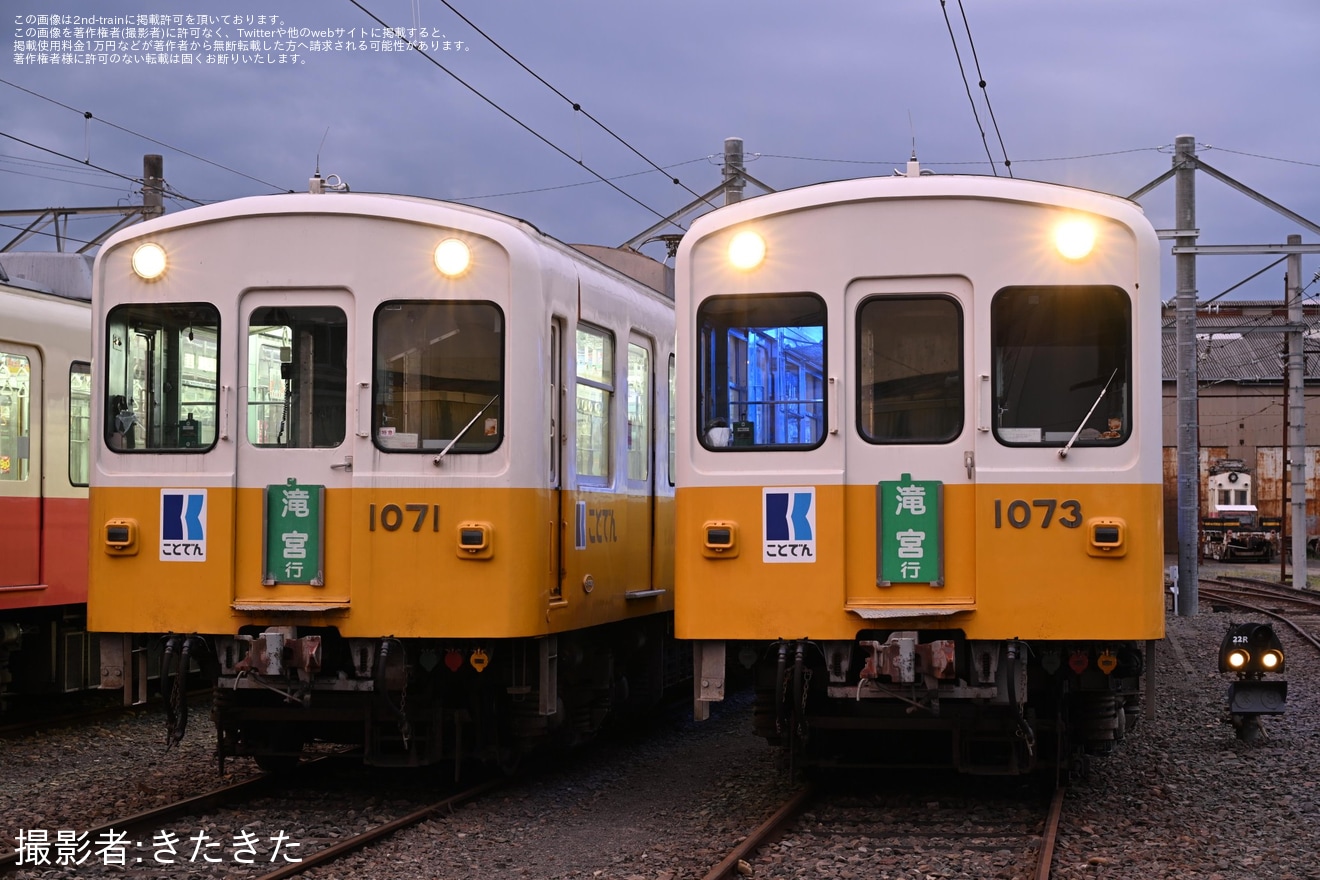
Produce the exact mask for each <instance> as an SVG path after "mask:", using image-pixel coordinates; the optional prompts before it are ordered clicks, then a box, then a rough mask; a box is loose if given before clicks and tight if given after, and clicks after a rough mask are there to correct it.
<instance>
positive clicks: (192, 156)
mask: <svg viewBox="0 0 1320 880" xmlns="http://www.w3.org/2000/svg"><path fill="white" fill-rule="evenodd" d="M0 83H3V84H4V85H7V86H9V87H10V88H14V89H18V90H19V91H20V92H26V93H27V94H29V95H31V96H32V97H34V98H40V99H41V100H43V101H49V102H50V103H52V104H54V105H55V106H57V107H63V108H64V109H65V110H71V111H73V112H74V113H78V114H80V115H81V116H82V117H83V118H84V119H86V120H87V121H89V122H90V121H92V120H95V121H97V122H99V123H101V124H102V125H108V126H110V127H111V128H113V129H117V130H119V131H122V132H124V133H125V134H131V135H133V136H134V137H139V138H142V139H143V140H144V141H149V142H150V143H153V144H155V145H156V146H158V147H164V148H165V149H167V150H173V151H174V152H176V153H179V154H180V155H183V156H187V157H188V158H190V159H196V160H197V161H198V162H205V163H206V164H207V165H212V166H214V167H216V168H219V169H221V170H222V171H228V172H229V173H230V174H237V175H238V176H239V177H246V178H247V179H248V180H251V181H254V182H256V183H259V184H261V185H262V186H268V187H270V188H271V189H273V190H276V191H277V192H289V188H288V187H285V186H278V185H276V184H273V183H270V182H268V181H265V180H262V179H261V178H259V177H253V176H252V175H251V174H245V173H244V172H242V171H238V170H236V169H234V168H230V167H229V166H227V165H221V164H220V163H219V162H215V161H212V160H211V159H207V158H206V157H204V156H199V155H197V154H196V153H191V152H189V151H187V150H185V149H183V148H182V147H175V146H172V145H170V144H167V143H165V142H164V141H159V140H156V139H155V138H153V137H151V136H150V135H145V134H142V133H141V132H139V131H133V130H132V129H131V128H125V127H124V126H122V125H117V124H115V123H113V122H110V121H109V120H107V119H101V118H99V117H96V116H93V115H92V112H91V111H90V110H79V109H77V108H76V107H70V106H69V105H68V104H63V103H61V102H59V101H56V100H55V99H54V98H48V97H47V96H45V95H42V94H40V93H38V92H34V91H32V90H31V89H26V88H24V87H23V86H20V85H17V84H15V83H12V82H10V81H9V80H7V79H3V78H0ZM73 161H77V160H76V159H75V160H73ZM88 164H90V163H88ZM189 201H191V200H189ZM198 204H201V203H200V202H198Z"/></svg>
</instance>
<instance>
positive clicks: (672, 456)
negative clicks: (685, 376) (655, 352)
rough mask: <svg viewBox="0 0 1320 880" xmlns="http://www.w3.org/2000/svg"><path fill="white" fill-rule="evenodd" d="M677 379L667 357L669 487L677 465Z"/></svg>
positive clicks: (675, 368)
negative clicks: (675, 444) (675, 445)
mask: <svg viewBox="0 0 1320 880" xmlns="http://www.w3.org/2000/svg"><path fill="white" fill-rule="evenodd" d="M677 411H678V377H677V366H676V359H675V357H674V355H672V354H671V355H669V485H671V486H672V485H674V468H675V467H676V466H677V465H678V454H677V453H676V452H675V451H674V441H675V439H676V438H677V437H678V421H677V417H676V416H675V413H676V412H677Z"/></svg>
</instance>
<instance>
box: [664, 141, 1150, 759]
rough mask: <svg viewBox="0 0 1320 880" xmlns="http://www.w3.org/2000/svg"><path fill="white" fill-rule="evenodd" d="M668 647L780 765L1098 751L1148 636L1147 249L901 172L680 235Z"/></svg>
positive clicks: (1130, 239)
mask: <svg viewBox="0 0 1320 880" xmlns="http://www.w3.org/2000/svg"><path fill="white" fill-rule="evenodd" d="M676 289H677V309H678V340H679V343H678V359H679V369H678V392H677V393H678V406H677V413H678V432H677V441H676V447H677V449H676V451H677V459H678V462H677V468H678V487H677V492H676V503H677V506H678V526H677V532H678V540H677V544H676V547H677V556H676V563H675V566H676V579H677V590H678V597H677V604H676V610H675V620H676V632H677V635H678V637H679V638H680V639H687V640H692V641H693V642H695V643H696V645H695V647H694V651H695V654H696V669H697V671H698V673H699V677H698V694H697V696H698V713H699V714H700V713H701V712H702V710H703V707H704V706H706V705H708V704H709V702H711V701H714V700H719V699H722V698H723V696H724V682H725V680H726V679H725V668H726V666H725V664H726V662H732V661H733V660H734V659H735V658H737V659H738V660H741V661H742V662H743V663H744V664H746V666H748V667H749V668H752V669H753V670H754V671H755V674H756V680H757V687H758V704H757V713H756V725H757V728H758V730H759V731H760V732H761V733H762V734H764V735H765V736H766V737H767V738H768V739H769V740H770V741H772V742H774V743H777V744H780V745H782V746H783V748H784V749H785V750H786V753H787V754H788V756H789V757H790V759H791V761H792V762H794V763H796V764H805V765H821V766H830V765H834V766H839V765H897V764H904V765H908V766H913V765H944V766H953V767H956V768H958V769H960V770H963V771H967V772H983V773H1025V772H1028V771H1031V770H1033V769H1036V768H1040V767H1050V766H1052V767H1055V768H1064V767H1068V766H1072V758H1073V757H1074V756H1076V755H1077V754H1079V753H1084V750H1085V751H1089V752H1092V753H1094V752H1097V751H1104V750H1106V749H1108V748H1109V747H1110V746H1111V745H1112V744H1113V742H1114V741H1115V740H1116V739H1118V738H1120V737H1121V736H1122V735H1123V733H1124V731H1125V729H1126V727H1127V726H1128V725H1130V724H1131V723H1132V722H1134V721H1135V720H1136V719H1137V718H1138V717H1139V715H1140V711H1139V707H1140V704H1141V692H1142V684H1143V669H1145V670H1147V671H1149V668H1150V658H1151V657H1152V656H1153V654H1152V646H1153V644H1154V641H1155V640H1158V639H1160V638H1162V637H1163V634H1164V605H1163V596H1162V584H1163V581H1162V546H1163V539H1162V520H1161V509H1162V508H1161V436H1160V433H1161V422H1160V320H1159V306H1160V294H1159V251H1158V243H1157V236H1156V234H1155V231H1154V229H1153V228H1152V226H1151V224H1150V223H1149V222H1148V220H1147V219H1146V218H1145V216H1144V215H1143V214H1142V212H1141V210H1140V208H1139V207H1138V206H1137V205H1135V204H1133V203H1131V202H1129V201H1127V200H1124V199H1120V198H1115V197H1112V196H1107V195H1101V194H1098V193H1095V192H1089V191H1083V190H1079V189H1074V188H1068V187H1063V186H1055V185H1049V184H1043V183H1035V182H1028V181H1019V180H1010V179H998V178H978V177H971V176H940V175H929V174H922V173H920V172H919V170H918V169H917V167H916V163H915V162H914V163H912V165H911V166H910V167H909V169H908V173H907V174H906V175H901V176H895V177H890V178H876V179H865V180H852V181H843V182H836V183H827V184H821V185H816V186H808V187H803V188H801V189H795V190H791V191H785V192H779V193H774V194H771V195H766V196H761V197H758V198H755V199H750V200H747V201H744V202H741V203H738V204H735V205H731V206H728V207H725V208H722V209H720V210H718V211H715V212H712V213H711V214H708V215H706V216H705V217H702V218H700V219H698V220H697V221H695V222H694V223H693V225H692V228H691V230H690V231H689V232H688V233H687V235H685V236H684V238H683V240H682V243H681V246H680V248H679V251H678V262H677V278H676Z"/></svg>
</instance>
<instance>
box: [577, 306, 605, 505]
mask: <svg viewBox="0 0 1320 880" xmlns="http://www.w3.org/2000/svg"><path fill="white" fill-rule="evenodd" d="M613 400H614V335H613V334H612V333H610V332H608V331H606V330H597V329H595V328H594V327H586V326H579V327H578V328H577V475H578V477H579V478H581V477H586V478H588V480H589V481H592V482H597V483H604V482H608V480H609V476H610V444H611V439H610V437H611V433H610V410H611V407H612V405H613V404H612V402H613Z"/></svg>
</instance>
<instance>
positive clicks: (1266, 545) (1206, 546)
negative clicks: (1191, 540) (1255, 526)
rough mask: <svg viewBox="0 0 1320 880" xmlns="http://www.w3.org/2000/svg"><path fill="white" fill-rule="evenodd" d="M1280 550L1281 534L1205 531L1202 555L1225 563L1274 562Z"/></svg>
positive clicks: (1224, 530) (1219, 530)
mask: <svg viewBox="0 0 1320 880" xmlns="http://www.w3.org/2000/svg"><path fill="white" fill-rule="evenodd" d="M1278 550H1279V533H1278V532H1272V531H1246V530H1240V531H1234V530H1227V529H1204V530H1202V532H1201V555H1202V556H1203V557H1205V558H1206V559H1213V560H1216V561H1223V562H1273V561H1274V559H1275V556H1276V554H1277V553H1278Z"/></svg>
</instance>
